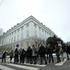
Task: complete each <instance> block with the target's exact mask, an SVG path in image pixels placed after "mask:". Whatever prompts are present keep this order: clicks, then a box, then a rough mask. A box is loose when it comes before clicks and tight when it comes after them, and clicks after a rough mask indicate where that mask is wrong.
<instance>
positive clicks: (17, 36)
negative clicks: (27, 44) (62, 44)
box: [1, 24, 47, 44]
mask: <svg viewBox="0 0 70 70" xmlns="http://www.w3.org/2000/svg"><path fill="white" fill-rule="evenodd" d="M28 27H29V24H26V26H23V27H21V28H19V29H17V30H15V31H14V32H12V33H10V34H9V35H8V36H7V37H6V38H5V39H4V41H1V43H2V44H8V43H12V42H16V41H18V40H21V39H23V38H27V37H29V29H28ZM34 28H35V32H34V34H35V36H36V37H37V35H38V36H39V37H43V38H44V37H46V36H47V31H45V30H44V29H41V27H38V29H39V32H37V29H36V28H37V24H34ZM31 30H32V29H31ZM43 35H44V36H43ZM24 36H25V37H24Z"/></svg>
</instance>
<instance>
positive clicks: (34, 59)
mask: <svg viewBox="0 0 70 70" xmlns="http://www.w3.org/2000/svg"><path fill="white" fill-rule="evenodd" d="M36 60H37V50H36V47H35V46H34V45H32V63H34V64H36Z"/></svg>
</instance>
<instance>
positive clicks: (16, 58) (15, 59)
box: [14, 48, 19, 63]
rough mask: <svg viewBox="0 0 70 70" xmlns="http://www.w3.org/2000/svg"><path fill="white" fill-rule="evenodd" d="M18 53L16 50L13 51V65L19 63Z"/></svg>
mask: <svg viewBox="0 0 70 70" xmlns="http://www.w3.org/2000/svg"><path fill="white" fill-rule="evenodd" d="M18 56H19V51H18V49H17V48H16V49H15V51H14V63H18V61H19V57H18Z"/></svg>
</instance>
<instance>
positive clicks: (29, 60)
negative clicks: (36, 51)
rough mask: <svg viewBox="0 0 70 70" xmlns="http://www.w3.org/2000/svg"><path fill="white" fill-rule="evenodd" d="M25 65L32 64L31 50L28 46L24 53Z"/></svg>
mask: <svg viewBox="0 0 70 70" xmlns="http://www.w3.org/2000/svg"><path fill="white" fill-rule="evenodd" d="M26 58H27V63H30V64H32V48H31V47H30V46H29V47H28V48H27V51H26Z"/></svg>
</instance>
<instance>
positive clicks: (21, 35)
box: [0, 16, 54, 49]
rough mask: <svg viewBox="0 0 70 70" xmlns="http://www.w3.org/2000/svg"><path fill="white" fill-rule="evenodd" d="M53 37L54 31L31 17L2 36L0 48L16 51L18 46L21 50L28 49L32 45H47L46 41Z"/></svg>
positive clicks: (0, 37)
mask: <svg viewBox="0 0 70 70" xmlns="http://www.w3.org/2000/svg"><path fill="white" fill-rule="evenodd" d="M53 35H54V32H53V31H51V30H50V29H49V28H47V27H46V26H45V25H43V24H42V23H41V22H40V21H38V20H37V19H36V18H34V17H33V16H29V17H28V18H26V19H25V20H24V21H22V22H21V23H18V24H17V25H15V26H14V27H12V28H11V29H9V30H8V31H7V32H6V33H4V34H3V35H2V36H0V47H7V48H12V49H14V48H15V47H16V45H17V44H18V45H19V48H24V49H27V47H28V46H32V44H39V43H43V44H45V41H46V39H47V38H48V37H50V36H53Z"/></svg>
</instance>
